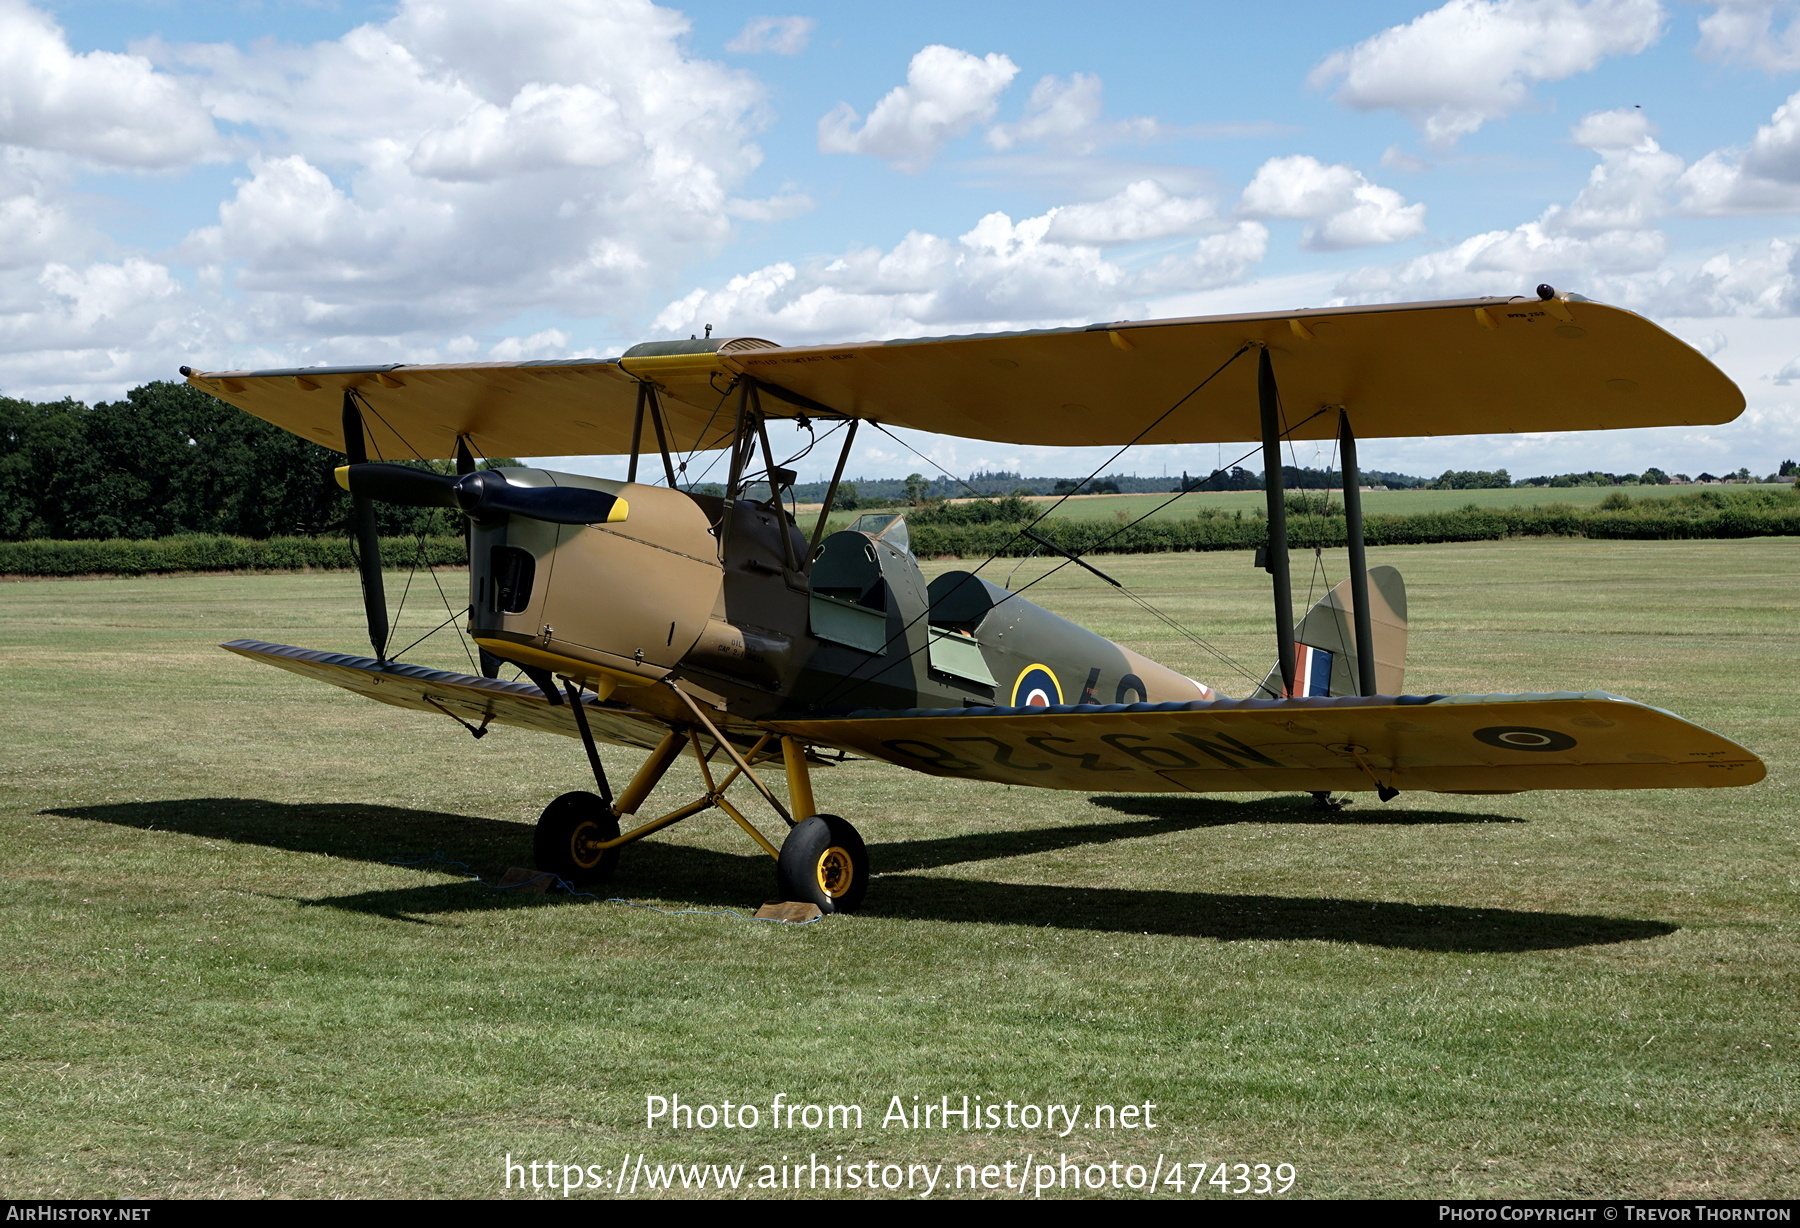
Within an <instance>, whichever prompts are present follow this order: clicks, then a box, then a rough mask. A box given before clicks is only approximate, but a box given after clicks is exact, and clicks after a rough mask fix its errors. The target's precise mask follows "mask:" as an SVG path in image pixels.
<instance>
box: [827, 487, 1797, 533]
mask: <svg viewBox="0 0 1800 1228" xmlns="http://www.w3.org/2000/svg"><path fill="white" fill-rule="evenodd" d="M1708 489H1712V488H1711V487H1705V486H1570V487H1555V488H1552V487H1546V486H1519V487H1513V488H1509V489H1507V490H1372V491H1367V492H1365V493H1364V494H1363V511H1364V512H1367V513H1369V514H1371V515H1373V514H1377V513H1380V514H1386V515H1395V516H1409V515H1416V514H1418V513H1420V512H1451V511H1455V510H1456V509H1458V508H1462V507H1467V506H1468V505H1469V504H1471V503H1472V504H1474V505H1475V506H1477V507H1539V506H1542V505H1544V504H1547V503H1568V504H1572V505H1574V506H1575V507H1578V508H1590V507H1596V506H1598V505H1599V503H1600V501H1601V500H1602V499H1605V498H1606V497H1607V496H1608V495H1610V494H1613V493H1614V492H1621V491H1622V492H1623V493H1625V494H1626V495H1629V496H1630V497H1631V498H1632V499H1634V500H1637V499H1666V498H1669V497H1670V496H1672V495H1680V494H1692V493H1694V492H1695V491H1697V490H1708ZM1723 489H1726V490H1744V489H1750V490H1755V489H1759V488H1758V487H1755V486H1751V487H1740V486H1728V487H1724V488H1723ZM1760 489H1781V490H1785V489H1787V487H1786V486H1781V487H1762V488H1760ZM1342 498H1343V496H1342V495H1341V494H1337V493H1334V494H1333V496H1332V501H1333V504H1334V505H1336V504H1338V503H1340V502H1341V501H1342ZM1027 502H1029V503H1032V504H1034V505H1035V506H1036V507H1037V508H1039V509H1040V512H1042V511H1048V510H1049V508H1050V507H1051V505H1052V504H1056V503H1057V500H1056V499H1055V498H1053V497H1051V496H1049V495H1038V496H1033V497H1032V498H1030V499H1028V500H1027ZM1165 503H1167V506H1166V507H1165V506H1163V505H1164V504H1165ZM808 506H810V508H811V515H810V516H808V515H807V513H806V508H807V507H808ZM1265 506H1266V504H1265V502H1264V495H1263V492H1262V491H1260V490H1201V491H1194V492H1193V493H1191V494H1186V495H1182V496H1180V497H1179V498H1176V499H1173V500H1171V499H1170V496H1169V495H1166V494H1163V495H1077V496H1076V497H1075V498H1073V499H1066V500H1063V501H1062V502H1061V504H1060V505H1059V506H1057V508H1056V510H1055V512H1054V513H1052V514H1053V515H1055V516H1057V517H1058V518H1061V519H1065V520H1112V519H1115V518H1116V519H1119V520H1136V519H1137V518H1138V517H1140V516H1144V515H1146V514H1147V513H1152V512H1154V515H1151V516H1150V519H1152V520H1179V519H1182V518H1185V517H1189V516H1192V515H1193V514H1194V513H1195V512H1196V511H1197V510H1198V509H1200V508H1224V509H1225V510H1226V511H1232V512H1243V513H1244V514H1245V515H1246V516H1248V515H1249V514H1250V513H1252V512H1257V511H1261V510H1262V509H1263V508H1264V507H1265ZM1158 509H1160V510H1158ZM886 510H889V511H894V510H899V509H892V508H890V509H886ZM818 511H819V505H818V504H816V503H815V504H810V505H803V506H802V509H801V513H800V518H801V522H802V523H803V524H805V525H806V526H807V527H808V528H809V529H810V527H811V526H812V524H813V523H814V522H815V521H816V520H817V518H818ZM860 515H862V513H861V512H855V511H852V512H833V513H832V516H831V527H832V528H833V529H841V528H845V527H847V526H848V525H849V524H850V522H851V521H853V520H855V519H856V518H857V517H858V516H860Z"/></svg>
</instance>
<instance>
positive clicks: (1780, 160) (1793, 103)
mask: <svg viewBox="0 0 1800 1228" xmlns="http://www.w3.org/2000/svg"><path fill="white" fill-rule="evenodd" d="M1681 189H1682V200H1681V207H1682V211H1683V212H1685V213H1693V214H1700V215H1704V216H1713V217H1719V216H1732V215H1743V214H1757V213H1792V212H1796V211H1800V94H1794V95H1792V96H1790V97H1789V98H1788V100H1787V101H1786V102H1784V103H1782V104H1781V105H1780V106H1779V107H1777V108H1775V114H1774V115H1772V116H1770V118H1769V122H1768V123H1766V124H1763V125H1762V126H1761V127H1759V128H1758V129H1757V130H1756V136H1755V137H1754V138H1752V140H1751V142H1750V147H1749V148H1748V149H1721V150H1714V151H1713V152H1712V153H1709V154H1707V155H1706V156H1705V157H1704V158H1701V159H1700V160H1699V161H1698V162H1696V163H1694V165H1693V166H1691V167H1689V168H1688V170H1687V173H1686V174H1685V175H1683V176H1682V178H1681Z"/></svg>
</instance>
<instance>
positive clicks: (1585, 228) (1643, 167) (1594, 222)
mask: <svg viewBox="0 0 1800 1228" xmlns="http://www.w3.org/2000/svg"><path fill="white" fill-rule="evenodd" d="M1572 136H1573V139H1574V141H1575V143H1576V144H1577V145H1582V146H1585V147H1587V148H1588V149H1591V150H1593V151H1594V152H1596V153H1598V154H1599V155H1600V165H1598V166H1596V167H1595V168H1594V169H1593V171H1592V172H1591V173H1590V174H1589V175H1588V181H1587V185H1586V186H1585V187H1583V188H1582V189H1581V191H1580V193H1579V194H1577V196H1576V197H1575V199H1574V200H1573V201H1571V202H1569V205H1568V207H1567V208H1561V209H1553V210H1551V211H1550V212H1549V213H1548V214H1546V215H1545V221H1546V222H1547V223H1548V224H1549V225H1551V226H1552V227H1554V228H1558V229H1562V230H1567V231H1570V232H1573V233H1575V234H1600V233H1603V232H1606V231H1615V230H1640V229H1643V228H1644V227H1646V226H1648V225H1650V224H1651V222H1652V220H1653V219H1655V218H1657V217H1660V216H1662V214H1663V213H1665V212H1667V208H1668V205H1667V197H1668V193H1669V190H1670V189H1671V188H1673V187H1674V186H1675V182H1676V180H1678V179H1679V178H1680V177H1681V173H1682V171H1683V169H1684V164H1683V162H1682V160H1681V159H1680V158H1679V157H1677V156H1676V155H1674V154H1672V153H1669V152H1667V151H1665V150H1664V149H1663V148H1662V147H1661V146H1660V145H1658V144H1657V143H1656V138H1655V137H1653V136H1651V127H1650V121H1649V120H1648V119H1646V118H1644V113H1643V112H1642V111H1639V110H1636V109H1629V110H1626V109H1620V110H1614V111H1596V112H1594V113H1593V114H1591V115H1589V116H1587V117H1585V118H1584V119H1583V120H1582V121H1581V122H1580V123H1579V124H1577V125H1576V126H1575V130H1574V132H1573V133H1572Z"/></svg>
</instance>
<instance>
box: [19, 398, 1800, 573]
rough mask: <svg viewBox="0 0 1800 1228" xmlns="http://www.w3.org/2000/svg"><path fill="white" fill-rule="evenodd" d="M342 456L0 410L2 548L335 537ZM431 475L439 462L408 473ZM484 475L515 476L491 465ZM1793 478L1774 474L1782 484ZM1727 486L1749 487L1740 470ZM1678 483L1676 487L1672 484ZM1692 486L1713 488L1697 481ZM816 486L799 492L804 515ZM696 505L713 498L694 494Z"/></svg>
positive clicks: (225, 413) (910, 494) (911, 499)
mask: <svg viewBox="0 0 1800 1228" xmlns="http://www.w3.org/2000/svg"><path fill="white" fill-rule="evenodd" d="M343 463H344V462H343V456H342V454H341V453H338V452H334V451H332V450H331V449H329V448H325V447H321V446H320V445H318V444H316V443H312V442H310V441H308V440H305V439H301V438H300V437H299V436H297V435H292V434H289V433H288V432H286V431H284V430H281V429H280V428H279V427H276V426H272V425H270V424H269V423H267V422H264V421H262V420H261V419H260V418H256V417H253V416H251V415H250V414H246V413H244V412H243V411H241V410H239V409H236V408H234V407H232V406H230V405H227V404H225V403H224V402H223V401H220V400H217V399H216V398H214V397H211V396H208V395H207V394H206V393H204V392H201V391H200V390H199V389H197V388H194V387H193V386H191V385H189V384H185V383H175V382H167V381H158V382H156V383H151V384H145V385H143V386H141V387H138V388H133V389H132V390H131V391H130V392H128V393H126V395H125V397H124V399H123V400H119V401H111V402H101V403H99V404H97V405H92V406H89V405H86V404H83V403H82V402H80V401H75V400H63V401H54V402H33V401H24V400H17V399H13V398H9V397H0V540H4V541H26V540H32V539H40V538H50V539H62V540H92V539H105V538H130V539H137V540H141V539H149V538H163V537H174V536H182V535H191V534H208V535H219V536H225V537H239V538H252V539H258V540H261V539H268V538H275V537H305V536H314V535H318V534H322V533H333V532H337V531H339V530H340V528H341V526H342V524H343V522H344V520H345V519H346V517H347V516H348V514H349V496H348V495H347V494H345V493H344V492H343V491H342V490H340V489H339V488H338V486H337V484H336V482H335V481H334V480H333V479H332V470H333V469H334V468H336V467H337V466H338V465H341V464H343ZM418 463H420V464H424V465H426V466H428V467H431V468H434V469H437V470H438V471H440V472H449V471H451V468H452V466H451V465H450V463H449V462H447V461H437V462H418ZM492 463H493V464H496V465H500V464H513V463H516V462H513V461H509V460H503V459H496V460H494V461H493V462H492ZM1795 472H1796V468H1795V464H1794V462H1793V461H1791V460H1790V461H1784V462H1782V465H1781V468H1780V471H1779V474H1780V477H1782V478H1784V479H1785V478H1787V477H1789V476H1791V475H1793V474H1794V473H1795ZM1283 476H1284V478H1285V479H1286V484H1287V486H1288V488H1289V489H1291V490H1329V489H1332V488H1335V487H1336V486H1337V485H1338V484H1339V483H1340V481H1341V479H1340V476H1339V474H1338V472H1337V471H1336V470H1333V469H1312V468H1304V467H1296V466H1286V467H1284V473H1283ZM1725 477H1726V480H1732V479H1735V480H1738V481H1749V480H1755V479H1753V478H1752V477H1751V475H1750V473H1749V471H1748V470H1747V469H1740V470H1738V472H1737V473H1736V474H1730V475H1725ZM1685 478H1686V475H1684V474H1678V475H1675V480H1676V481H1681V480H1684V479H1685ZM1363 480H1364V482H1365V483H1368V484H1371V485H1381V486H1388V487H1390V488H1408V487H1414V488H1416V487H1428V488H1436V489H1455V490H1476V489H1495V488H1504V487H1510V486H1547V487H1564V486H1591V485H1605V486H1611V485H1638V484H1645V485H1658V484H1662V483H1665V482H1668V481H1669V480H1670V478H1669V475H1667V474H1665V473H1663V471H1662V470H1660V469H1655V468H1652V469H1649V470H1646V471H1645V472H1644V473H1642V474H1610V473H1598V472H1589V473H1580V474H1559V475H1556V476H1554V477H1536V478H1525V479H1522V480H1519V481H1514V480H1513V479H1512V477H1511V475H1509V474H1508V473H1507V471H1506V470H1504V469H1497V470H1492V471H1487V470H1467V471H1463V470H1457V471H1446V472H1445V473H1444V474H1442V475H1441V476H1440V477H1438V478H1435V479H1433V478H1420V477H1411V476H1409V475H1407V474H1401V473H1389V472H1385V471H1376V470H1371V471H1368V472H1366V473H1364V474H1363ZM1697 480H1698V481H1702V482H1704V481H1711V480H1718V479H1715V478H1714V477H1713V475H1711V474H1701V475H1699V477H1698V478H1697ZM971 481H972V482H973V483H974V484H975V485H977V487H978V488H982V489H983V493H991V494H993V495H1002V496H1009V495H1028V494H1034V495H1041V494H1051V493H1055V494H1064V493H1068V492H1070V491H1072V490H1074V489H1076V488H1077V487H1078V486H1079V490H1080V493H1083V494H1098V493H1115V492H1123V493H1127V494H1131V493H1140V492H1146V493H1147V492H1151V491H1156V492H1165V491H1170V490H1176V491H1179V490H1260V489H1262V484H1263V483H1262V474H1261V473H1260V472H1257V471H1254V470H1248V469H1244V468H1242V467H1232V468H1230V469H1225V470H1219V471H1216V472H1214V473H1211V474H1208V475H1204V476H1200V475H1189V474H1187V473H1183V474H1182V475H1181V478H1180V479H1179V480H1175V479H1171V478H1166V477H1162V478H1143V477H1138V476H1136V475H1132V474H1109V475H1106V476H1105V477H1101V478H1097V479H1089V480H1086V481H1083V480H1082V479H1079V478H1027V477H1021V476H1020V475H1019V474H1017V473H1009V472H992V473H977V474H975V475H972V479H971ZM824 485H825V484H824V483H822V482H821V483H805V484H802V485H801V486H799V487H798V488H796V491H795V493H796V495H797V496H798V497H799V498H800V499H801V500H802V501H807V500H808V498H809V496H810V497H811V498H812V499H817V498H818V497H819V496H821V495H823V493H824ZM700 489H701V490H703V491H705V492H707V493H722V491H718V490H716V488H709V487H701V488H700ZM968 493H969V491H968V489H967V487H966V486H964V485H962V484H961V483H956V482H952V481H951V480H950V479H948V478H945V477H941V476H939V477H935V478H931V479H927V478H926V477H924V476H923V475H921V474H916V473H915V474H911V475H909V476H908V477H906V478H880V479H858V480H857V481H855V482H847V483H845V484H844V485H843V487H842V488H841V489H840V491H839V496H840V497H839V500H838V505H839V506H840V507H844V508H855V507H859V506H860V507H881V506H895V505H900V506H919V505H922V504H926V503H929V502H935V501H937V500H941V499H946V498H956V497H959V496H964V495H967V494H968ZM376 514H377V519H378V524H379V528H380V531H381V532H382V533H384V534H390V535H396V536H398V535H411V534H418V533H425V534H451V535H455V534H458V533H460V532H461V531H462V523H461V518H460V517H459V516H458V515H457V514H456V513H454V512H452V511H450V510H448V509H443V508H402V507H393V506H389V505H386V504H378V505H377V510H376Z"/></svg>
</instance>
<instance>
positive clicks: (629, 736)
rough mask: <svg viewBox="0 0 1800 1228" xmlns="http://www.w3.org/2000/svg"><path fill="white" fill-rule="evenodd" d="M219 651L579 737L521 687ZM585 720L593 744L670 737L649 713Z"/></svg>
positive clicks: (331, 659)
mask: <svg viewBox="0 0 1800 1228" xmlns="http://www.w3.org/2000/svg"><path fill="white" fill-rule="evenodd" d="M219 647H221V648H224V649H226V650H227V651H230V652H235V653H237V654H238V655H239V656H241V657H249V658H250V659H251V660H252V661H261V662H262V663H263V664H265V665H273V666H275V667H277V668H279V669H285V670H288V671H290V672H292V673H296V674H300V675H302V676H303V677H307V678H316V679H318V680H319V681H321V682H329V683H331V684H332V685H333V686H341V687H343V688H344V689H345V690H347V691H354V692H356V693H357V694H358V695H366V696H367V697H368V698H370V699H379V700H380V701H381V702H382V703H385V704H393V705H394V706H395V707H398V708H411V709H412V710H413V711H415V712H430V713H434V714H436V715H438V716H453V717H456V718H458V719H460V720H464V721H467V722H468V723H469V724H471V725H474V726H475V727H476V728H485V727H486V726H488V725H490V724H493V725H512V726H515V727H517V728H521V729H536V730H540V731H542V732H544V733H560V734H562V735H563V736H565V737H570V738H576V737H580V736H581V731H580V730H579V729H577V728H576V725H575V716H574V713H573V712H572V711H571V710H570V708H569V706H568V705H567V704H566V703H564V704H559V705H551V704H550V703H548V702H547V701H546V700H545V699H544V693H543V692H542V691H540V690H538V689H537V688H536V687H535V686H528V685H526V684H524V683H520V682H502V681H501V680H500V679H498V678H477V677H474V676H472V675H469V674H452V673H447V672H445V671H444V670H437V669H425V668H424V667H422V666H418V665H405V664H402V663H400V662H398V661H389V662H387V663H386V664H383V663H381V662H379V661H374V660H371V659H370V658H368V657H353V656H350V655H348V654H346V653H341V652H321V651H319V650H317V649H313V648H292V647H289V646H288V645H286V644H265V643H264V642H262V641H261V640H232V641H231V642H230V643H228V644H221V645H219ZM587 714H588V725H589V727H590V728H591V729H592V730H593V732H594V737H595V738H597V739H598V740H600V741H602V742H612V743H615V744H617V745H620V746H641V747H653V746H655V745H656V743H657V741H658V739H660V738H661V737H662V735H663V734H664V733H666V732H667V731H668V726H667V725H665V724H662V723H661V722H658V721H657V720H656V719H655V718H654V717H652V716H650V715H648V714H647V713H640V712H629V711H624V710H621V709H619V708H617V707H613V706H606V707H603V706H601V705H599V704H596V703H594V702H593V701H592V700H589V702H588V705H587Z"/></svg>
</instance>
